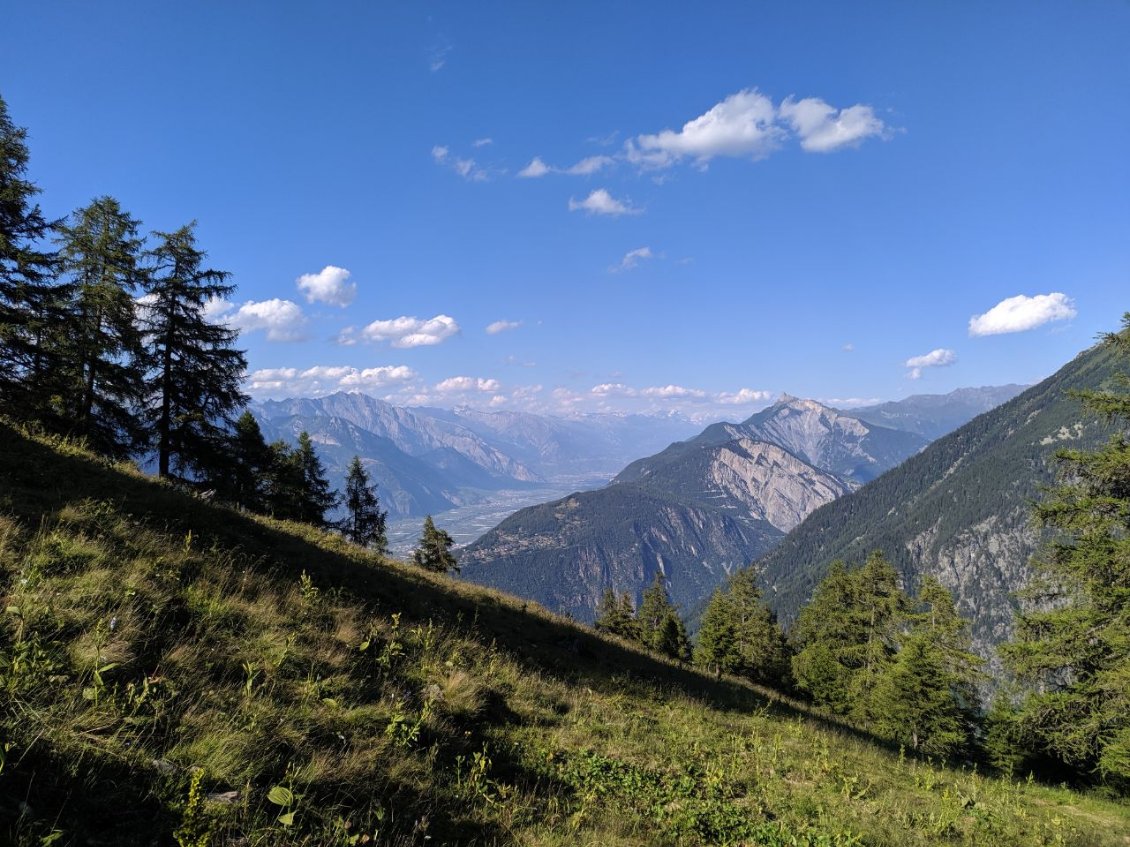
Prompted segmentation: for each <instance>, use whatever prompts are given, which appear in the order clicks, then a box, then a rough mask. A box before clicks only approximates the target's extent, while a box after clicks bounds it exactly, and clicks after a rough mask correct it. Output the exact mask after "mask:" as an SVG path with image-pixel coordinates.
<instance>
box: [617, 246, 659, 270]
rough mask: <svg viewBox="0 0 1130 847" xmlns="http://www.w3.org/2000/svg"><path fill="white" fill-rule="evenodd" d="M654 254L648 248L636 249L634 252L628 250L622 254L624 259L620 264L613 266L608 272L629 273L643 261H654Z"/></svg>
mask: <svg viewBox="0 0 1130 847" xmlns="http://www.w3.org/2000/svg"><path fill="white" fill-rule="evenodd" d="M654 258H655V254H654V253H652V252H651V248H650V247H637V248H636V249H635V250H629V251H628V252H627V253H625V254H624V258H623V259H621V260H620V264H618V265H613V266H612V267H610V268H609V269H608V270H609V271H611V272H612V273H618V272H620V271H630V270H631V269H632V268H634V267H636V266H637V265H639V263H640V262H641V261H643V260H645V259H654Z"/></svg>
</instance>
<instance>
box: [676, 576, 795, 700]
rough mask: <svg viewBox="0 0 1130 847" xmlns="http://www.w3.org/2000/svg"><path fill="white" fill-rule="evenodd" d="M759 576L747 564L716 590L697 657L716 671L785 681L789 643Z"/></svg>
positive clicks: (758, 679) (773, 682)
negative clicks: (764, 596) (767, 602)
mask: <svg viewBox="0 0 1130 847" xmlns="http://www.w3.org/2000/svg"><path fill="white" fill-rule="evenodd" d="M756 580H757V577H756V575H755V574H754V572H753V570H752V569H751V568H746V569H744V570H741V571H738V572H737V573H736V574H734V575H733V576H732V577H731V578H730V580H729V581H728V582H727V583H726V585H725V586H724V587H723V588H719V589H717V590H716V591H715V592H714V595H713V596H712V597H711V598H710V603H709V604H708V605H707V607H706V611H705V612H704V613H703V616H702V628H701V629H700V630H699V633H698V641H697V643H696V645H695V651H694V660H695V664H697V665H699V666H701V667H704V668H708V669H709V670H712V671H713V672H714V673H715V674H716V675H720V674H723V673H731V674H737V675H739V676H744V677H747V678H748V679H751V680H753V681H755V682H763V683H767V684H770V685H782V684H784V683H785V682H786V681H787V677H788V649H787V646H786V642H785V638H784V636H783V635H782V633H781V628H780V627H779V626H778V625H777V617H776V615H774V614H773V612H772V611H770V609H769V607H768V606H766V605H765V603H764V602H763V600H762V598H761V590H760V589H759V588H758V587H757V581H756Z"/></svg>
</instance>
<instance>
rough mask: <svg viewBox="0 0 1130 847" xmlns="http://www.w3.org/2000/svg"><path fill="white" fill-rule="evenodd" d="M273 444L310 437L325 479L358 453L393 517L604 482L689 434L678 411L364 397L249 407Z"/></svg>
mask: <svg viewBox="0 0 1130 847" xmlns="http://www.w3.org/2000/svg"><path fill="white" fill-rule="evenodd" d="M251 411H252V413H253V414H254V415H255V417H256V418H257V419H258V421H259V424H260V427H261V428H262V430H263V434H264V436H265V437H266V438H267V439H268V440H269V441H272V440H275V439H279V438H281V439H284V440H286V441H291V442H293V441H294V440H295V439H296V438H297V436H298V434H299V433H300V432H302V431H303V430H305V431H307V432H309V433H310V436H311V439H312V440H313V441H314V443H315V444H316V445H317V449H318V452H319V455H320V456H321V457H322V459H323V461H324V462H325V464H326V467H327V472H328V476H329V478H330V482H331V485H335V486H336V485H340V480H341V479H342V478H343V477H344V476H345V472H346V468H347V466H348V464H349V461H350V460H351V459H352V457H353V456H355V455H357V456H360V457H361V459H362V461H363V463H364V464H365V466H366V469H367V470H368V471H369V474H370V476H371V477H372V479H373V480H374V482H375V483H376V485H377V490H378V494H379V496H380V498H381V502H382V505H383V506H384V508H386V509H388V511H389V514H390V517H392V518H398V517H405V516H422V515H425V514H439V513H442V512H445V511H448V510H450V509H453V508H455V507H458V506H464V505H466V504H468V503H473V502H476V501H481V500H483V499H489V498H490V497H491V495H492V492H497V491H501V490H510V489H529V490H530V491H531V493H533V496H535V497H536V491H537V490H538V488H539V487H540V486H542V485H543V484H545V483H547V482H551V481H556V480H559V479H561V477H562V476H565V477H567V478H569V479H576V480H579V481H580V480H589V479H592V478H596V479H601V480H607V479H608V478H610V477H611V476H612V474H613V473H615V471H616V469H617V468H620V467H622V466H623V465H624V464H625V463H627V462H628V461H630V460H631V459H634V458H636V457H637V456H639V455H640V454H641V453H646V452H650V451H654V450H658V449H660V448H661V447H664V446H666V445H667V444H669V443H671V442H672V441H675V440H677V439H679V438H685V437H687V436H688V435H690V434H692V433H693V432H694V431H695V428H696V427H695V425H694V424H693V423H691V422H690V421H689V420H687V419H685V418H681V417H678V416H648V415H583V416H577V417H576V418H555V417H550V416H543V415H534V414H529V413H517V412H501V411H500V412H483V411H476V410H473V409H469V408H457V409H453V410H445V409H433V408H425V407H419V408H409V407H404V406H396V405H394V404H392V403H388V402H385V401H383V400H378V399H376V398H374V397H370V396H368V395H365V394H360V393H345V392H339V393H336V394H331V395H328V396H325V397H318V398H294V399H288V400H269V401H263V402H258V403H254V404H252V406H251Z"/></svg>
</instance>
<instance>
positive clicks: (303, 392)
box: [247, 365, 416, 397]
mask: <svg viewBox="0 0 1130 847" xmlns="http://www.w3.org/2000/svg"><path fill="white" fill-rule="evenodd" d="M415 378H416V372H415V371H414V370H412V369H411V368H409V367H406V366H404V365H390V366H384V367H378V368H364V369H361V368H355V367H350V366H348V365H315V366H313V367H310V368H305V369H299V368H264V369H262V370H257V371H252V372H251V373H250V374H248V376H247V390H248V391H249V392H250V393H251V394H253V395H257V396H271V397H280V396H286V397H297V396H303V397H317V396H320V395H322V394H332V393H333V392H335V391H374V390H378V389H381V388H386V387H388V386H392V385H398V384H403V383H406V382H409V381H411V380H414V379H415Z"/></svg>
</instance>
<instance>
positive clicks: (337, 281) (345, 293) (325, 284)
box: [295, 265, 357, 308]
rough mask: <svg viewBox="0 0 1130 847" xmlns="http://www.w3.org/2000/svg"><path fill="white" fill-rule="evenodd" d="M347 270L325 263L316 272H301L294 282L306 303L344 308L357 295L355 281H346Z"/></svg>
mask: <svg viewBox="0 0 1130 847" xmlns="http://www.w3.org/2000/svg"><path fill="white" fill-rule="evenodd" d="M349 276H350V274H349V271H347V270H346V269H345V268H339V267H337V266H335V265H326V266H325V267H324V268H322V269H321V270H320V271H318V272H317V273H316V274H302V276H300V277H299V278H298V279H297V280H295V282H296V283H297V285H298V290H299V291H301V292H302V293H303V294H305V295H306V302H307V303H329V304H330V305H331V306H341V307H342V308H345V307H346V306H348V305H349V304H350V303H352V302H353V299H354V298H355V297H356V296H357V283H355V282H348V280H349Z"/></svg>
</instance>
